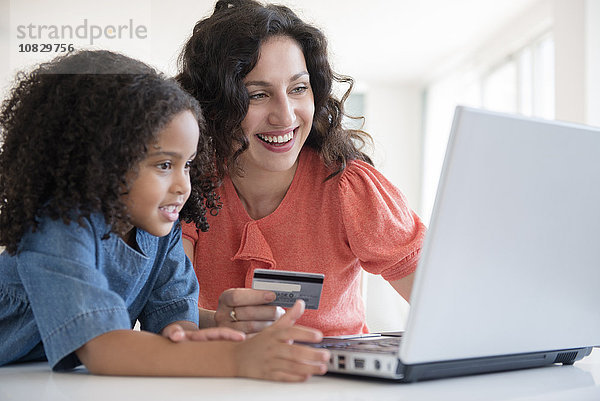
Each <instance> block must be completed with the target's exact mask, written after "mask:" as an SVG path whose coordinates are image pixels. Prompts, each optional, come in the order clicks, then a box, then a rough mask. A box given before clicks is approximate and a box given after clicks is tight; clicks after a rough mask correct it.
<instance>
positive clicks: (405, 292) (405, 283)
mask: <svg viewBox="0 0 600 401" xmlns="http://www.w3.org/2000/svg"><path fill="white" fill-rule="evenodd" d="M414 281H415V273H410V274H409V275H407V276H404V277H402V278H401V279H398V280H394V281H390V282H389V283H390V284H391V285H392V287H394V289H395V290H396V292H398V294H400V295H402V297H403V298H404V299H405V300H406V302H410V294H411V293H412V287H413V282H414Z"/></svg>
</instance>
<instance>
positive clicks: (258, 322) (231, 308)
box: [214, 288, 285, 333]
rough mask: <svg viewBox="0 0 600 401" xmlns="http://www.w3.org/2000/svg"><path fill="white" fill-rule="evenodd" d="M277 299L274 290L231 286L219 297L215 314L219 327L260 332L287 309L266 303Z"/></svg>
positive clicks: (246, 331)
mask: <svg viewBox="0 0 600 401" xmlns="http://www.w3.org/2000/svg"><path fill="white" fill-rule="evenodd" d="M274 300H275V293H274V292H272V291H262V290H253V289H250V288H230V289H228V290H225V291H223V293H222V294H221V296H220V297H219V306H218V307H217V310H216V312H215V315H214V319H215V323H216V325H217V326H219V327H231V328H233V329H236V330H240V331H243V332H245V333H258V332H259V331H261V330H264V329H265V328H267V327H269V326H271V325H272V324H273V323H274V322H275V321H276V320H277V319H279V318H280V317H281V316H283V314H284V313H285V311H284V310H283V308H281V307H279V306H272V305H265V304H267V303H269V302H272V301H274Z"/></svg>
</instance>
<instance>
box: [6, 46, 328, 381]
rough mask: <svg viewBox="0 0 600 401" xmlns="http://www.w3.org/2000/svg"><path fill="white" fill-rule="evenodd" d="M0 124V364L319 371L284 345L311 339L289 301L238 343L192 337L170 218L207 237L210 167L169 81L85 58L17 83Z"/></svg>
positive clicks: (316, 356) (296, 376) (304, 354)
mask: <svg viewBox="0 0 600 401" xmlns="http://www.w3.org/2000/svg"><path fill="white" fill-rule="evenodd" d="M0 127H1V136H2V150H1V153H0V199H1V202H0V212H1V213H0V244H1V245H4V246H5V247H6V250H5V252H4V253H3V254H2V255H1V256H0V365H3V364H6V363H10V362H15V361H32V360H44V359H47V360H48V361H49V363H50V365H51V366H52V368H53V369H55V370H65V369H71V368H74V367H76V366H78V365H79V364H80V363H83V364H84V365H85V366H86V367H87V368H88V370H89V371H90V372H92V373H98V374H113V375H169V376H173V375H180V376H247V377H256V378H267V379H275V380H294V381H297V380H304V379H306V378H307V377H309V376H310V375H312V374H320V373H323V372H324V371H325V361H326V360H327V358H328V355H327V353H325V352H322V351H320V350H315V349H311V348H308V347H304V346H299V345H296V344H293V342H294V341H295V340H300V341H318V340H319V339H320V338H321V334H320V333H319V332H318V331H316V330H311V329H307V328H302V327H295V326H293V324H294V321H295V320H296V319H298V318H299V317H300V315H301V314H302V312H303V305H302V304H296V305H295V306H294V307H293V308H291V309H290V310H289V312H288V313H287V314H286V315H285V316H284V317H283V318H282V319H281V320H280V321H278V322H277V323H276V324H275V325H273V330H271V331H269V332H267V331H265V332H264V333H261V335H257V336H255V337H253V338H251V339H248V340H245V341H243V340H244V338H245V336H244V334H243V333H240V332H237V331H234V330H231V329H216V330H215V329H212V330H210V329H209V330H199V329H198V307H197V298H198V283H197V280H196V277H195V275H194V272H193V270H192V267H191V265H190V262H189V261H188V260H187V258H186V257H185V254H184V253H183V248H182V245H181V230H180V226H179V224H178V219H179V216H181V217H182V218H185V219H189V220H190V221H194V222H195V223H196V224H198V226H199V227H200V229H201V230H207V229H208V224H207V222H206V219H205V217H204V215H205V213H206V211H207V210H212V209H214V208H215V207H217V205H216V204H215V197H214V194H213V188H212V185H211V184H210V181H201V179H200V177H201V176H204V175H206V173H208V172H210V168H211V164H212V161H211V157H210V152H209V150H208V149H209V148H208V144H207V141H206V140H205V139H204V138H205V137H204V136H203V135H201V134H200V131H201V129H203V119H202V117H201V114H200V109H199V107H198V105H197V102H196V101H195V100H194V99H192V98H191V97H190V96H189V95H187V94H186V93H185V92H183V91H182V90H181V89H180V88H179V87H178V85H177V84H176V83H175V82H173V81H171V80H167V79H165V78H163V76H161V75H160V74H158V73H156V72H155V71H154V70H153V69H152V68H150V67H148V66H147V65H145V64H143V63H141V62H138V61H135V60H132V59H129V58H127V57H125V56H122V55H118V54H115V53H111V52H106V51H96V52H92V51H82V52H79V53H75V54H71V55H68V56H65V57H63V58H59V59H57V60H55V61H53V62H50V63H47V64H42V65H41V66H40V67H39V68H37V69H36V70H34V71H33V72H31V73H29V74H23V73H22V74H20V78H19V81H18V84H17V85H16V87H15V88H14V89H13V91H12V93H11V96H10V97H9V98H8V99H7V100H6V101H5V103H4V104H3V106H2V109H1V112H0ZM186 201H187V203H186ZM184 204H185V206H184ZM136 320H139V321H140V323H141V328H142V331H133V330H131V328H132V327H133V324H134V323H135V321H136ZM205 340H219V341H212V342H210V343H208V342H206V341H205ZM223 340H234V341H223Z"/></svg>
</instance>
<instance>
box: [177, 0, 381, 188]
mask: <svg viewBox="0 0 600 401" xmlns="http://www.w3.org/2000/svg"><path fill="white" fill-rule="evenodd" d="M273 36H287V37H290V38H292V39H294V40H295V41H296V42H297V43H298V44H299V45H300V48H301V49H302V51H303V54H304V58H305V61H306V66H307V68H308V73H309V74H310V84H311V87H312V90H313V94H314V102H315V115H314V119H313V125H312V128H311V131H310V134H309V136H308V139H307V141H306V145H307V146H309V147H311V148H313V149H316V150H317V151H318V152H319V153H320V154H321V157H322V159H323V161H324V162H325V163H326V164H327V165H328V166H330V167H332V168H333V169H334V173H333V174H332V175H331V176H330V177H332V176H334V175H336V174H338V173H339V172H341V171H343V170H344V168H345V167H346V164H347V162H348V161H349V160H353V159H360V160H364V161H366V162H368V163H371V164H372V161H371V159H370V158H369V157H368V156H367V155H366V154H365V153H363V152H362V151H361V149H362V148H363V146H364V145H365V144H366V143H367V142H371V137H370V136H369V135H368V134H366V133H365V132H363V131H362V130H352V129H344V128H343V127H342V118H343V117H344V102H345V101H346V99H347V98H348V96H349V95H350V92H351V90H352V86H353V84H354V81H353V80H352V78H350V77H348V76H342V75H338V74H336V73H334V72H333V70H332V68H331V66H330V64H329V60H328V57H327V39H326V38H325V35H323V33H322V32H321V31H320V30H319V29H318V28H316V27H314V26H312V25H309V24H307V23H305V22H304V21H302V20H301V19H300V18H298V17H297V16H296V14H294V12H293V11H292V10H290V9H289V8H288V7H285V6H280V5H273V4H269V5H267V6H263V5H262V4H260V3H258V2H256V1H253V0H219V1H217V3H216V5H215V9H214V12H213V14H212V15H211V16H210V17H208V18H205V19H202V20H200V21H198V23H197V24H196V26H195V27H194V31H193V34H192V36H191V38H190V39H189V40H188V42H187V44H186V45H185V47H184V50H183V52H182V53H181V55H180V56H179V71H180V72H179V75H177V77H176V79H177V80H178V81H179V83H180V84H181V86H182V87H183V88H184V89H185V90H187V91H188V92H189V93H191V94H192V95H193V96H194V97H195V98H196V99H198V101H199V102H200V105H201V106H202V110H203V112H204V115H205V116H206V120H207V133H208V135H209V136H210V137H211V138H212V139H213V142H214V145H215V148H216V164H217V170H218V174H219V177H220V178H222V177H223V176H224V175H225V174H226V173H227V172H231V170H233V171H235V170H236V169H237V167H236V163H235V162H236V160H237V158H238V157H239V156H240V154H242V153H243V152H244V151H245V150H246V149H247V148H248V140H247V138H246V137H245V135H244V133H243V132H242V129H241V123H242V120H243V119H244V117H245V116H246V113H247V111H248V105H249V97H248V92H247V90H246V87H245V86H244V82H243V79H244V77H245V76H246V75H248V73H249V72H250V71H251V70H252V69H253V68H254V66H255V65H256V63H257V62H258V57H259V50H260V46H261V44H262V43H264V42H265V41H266V40H267V39H269V38H271V37H273ZM334 81H335V82H339V83H344V84H347V85H348V86H349V88H348V90H347V91H346V92H345V94H344V95H343V96H342V98H341V100H338V99H336V98H335V97H334V96H333V94H332V85H333V82H334ZM330 177H329V178H330Z"/></svg>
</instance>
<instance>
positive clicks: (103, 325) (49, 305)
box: [17, 219, 131, 370]
mask: <svg viewBox="0 0 600 401" xmlns="http://www.w3.org/2000/svg"><path fill="white" fill-rule="evenodd" d="M100 237H101V235H100V236H98V235H97V234H96V233H94V227H93V226H92V225H91V224H90V222H89V221H88V220H84V225H83V226H80V225H78V224H77V223H75V222H72V223H71V224H70V225H66V224H64V223H63V222H62V221H60V220H58V221H55V220H51V219H45V220H44V221H43V222H42V224H41V225H40V227H39V229H38V230H37V231H36V232H35V233H29V234H27V235H26V236H25V237H23V240H22V241H21V248H20V250H21V253H20V254H19V255H18V260H17V270H18V273H19V276H20V278H21V281H22V282H23V285H24V287H25V290H26V292H27V297H28V299H29V302H30V304H31V308H32V310H33V315H34V318H35V323H36V324H37V327H38V330H39V332H40V335H41V338H42V342H43V344H44V350H45V353H46V356H47V357H48V361H49V362H50V365H51V366H52V367H53V369H55V370H63V369H70V368H74V367H76V366H78V365H79V364H80V362H79V360H78V359H77V357H76V356H75V354H74V351H75V350H77V349H78V348H80V347H81V346H82V345H84V344H85V343H86V342H88V341H89V340H91V339H93V338H95V337H97V336H99V335H101V334H103V333H106V332H108V331H112V330H119V329H130V328H131V322H130V318H129V313H128V311H127V308H126V306H125V303H124V301H123V299H122V298H121V297H120V296H119V295H118V294H117V293H115V292H113V291H111V289H110V288H109V284H108V281H107V279H106V277H105V276H104V274H103V273H102V272H101V271H99V270H98V269H96V250H97V244H96V241H95V238H100Z"/></svg>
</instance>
